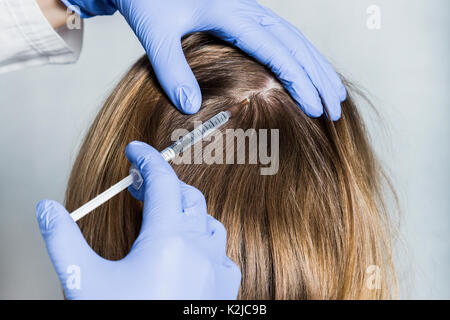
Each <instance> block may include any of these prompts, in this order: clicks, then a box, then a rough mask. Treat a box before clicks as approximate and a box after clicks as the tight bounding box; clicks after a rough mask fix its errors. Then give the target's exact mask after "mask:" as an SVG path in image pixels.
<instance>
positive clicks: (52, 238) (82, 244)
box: [36, 142, 241, 299]
mask: <svg viewBox="0 0 450 320" xmlns="http://www.w3.org/2000/svg"><path fill="white" fill-rule="evenodd" d="M126 156H127V157H128V159H129V160H130V162H131V163H133V164H135V165H136V166H137V167H138V168H139V170H140V172H141V174H142V177H143V178H144V187H143V188H141V189H140V191H138V192H136V191H135V190H134V189H130V191H132V193H133V196H135V197H136V198H137V199H139V200H142V201H144V209H143V221H142V227H141V231H140V234H139V236H138V238H137V239H136V241H135V243H134V244H133V247H132V249H131V251H130V252H129V254H128V255H127V256H126V257H125V258H123V259H122V260H120V261H109V260H106V259H103V258H102V257H100V256H98V255H97V254H96V253H95V252H94V251H93V250H92V249H91V247H90V246H89V245H88V244H87V242H86V240H85V239H84V237H83V235H82V233H81V231H80V229H79V228H78V226H77V224H76V223H75V222H74V221H73V220H72V218H71V217H70V215H69V213H68V212H67V211H66V209H65V208H64V207H63V206H62V205H60V204H58V203H57V202H54V201H50V200H44V201H41V202H39V204H38V205H37V210H36V211H37V219H38V223H39V227H40V230H41V233H42V236H43V238H44V241H45V244H46V246H47V251H48V254H49V256H50V259H51V261H52V263H53V266H54V268H55V270H56V273H57V274H58V277H59V279H60V281H61V284H62V286H63V288H64V293H65V296H66V298H68V299H235V298H236V297H237V294H238V290H239V285H240V279H241V273H240V271H239V268H238V267H237V266H236V265H235V264H234V263H233V262H232V261H231V260H230V259H229V258H228V257H227V256H226V253H225V248H226V231H225V228H224V226H223V225H222V224H221V223H220V222H219V221H217V220H215V219H214V218H212V217H211V216H209V215H208V214H207V209H206V202H205V199H204V197H203V194H202V193H201V192H200V191H199V190H197V189H195V188H194V187H192V186H189V185H187V184H185V183H183V182H181V181H179V180H178V178H177V176H176V174H175V172H174V171H173V169H172V167H171V166H170V165H169V164H168V163H167V162H166V161H164V159H163V158H162V157H161V155H160V154H159V153H158V151H156V150H155V149H153V148H152V147H150V146H148V145H147V144H145V143H142V142H132V143H130V144H129V145H128V146H127V148H126Z"/></svg>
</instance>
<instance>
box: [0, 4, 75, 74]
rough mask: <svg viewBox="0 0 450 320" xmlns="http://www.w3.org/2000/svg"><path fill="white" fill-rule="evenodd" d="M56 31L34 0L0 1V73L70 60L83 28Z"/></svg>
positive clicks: (73, 55)
mask: <svg viewBox="0 0 450 320" xmlns="http://www.w3.org/2000/svg"><path fill="white" fill-rule="evenodd" d="M80 26H81V28H80V29H73V30H69V29H68V28H67V26H66V25H64V26H63V27H61V28H59V29H58V30H57V31H55V30H54V29H53V28H52V26H51V25H50V23H49V22H48V21H47V19H46V18H45V16H44V14H43V13H42V11H41V10H40V8H39V5H38V4H37V2H36V1H35V0H0V73H2V72H9V71H13V70H18V69H21V68H25V67H30V66H38V65H43V64H49V63H51V64H61V63H73V62H75V61H77V60H78V57H79V55H80V51H81V47H82V42H83V27H82V20H81V25H80Z"/></svg>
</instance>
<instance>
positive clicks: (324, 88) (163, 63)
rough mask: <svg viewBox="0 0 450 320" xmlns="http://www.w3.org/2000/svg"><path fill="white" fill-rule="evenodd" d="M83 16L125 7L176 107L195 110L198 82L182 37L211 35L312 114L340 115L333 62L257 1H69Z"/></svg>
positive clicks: (341, 97)
mask: <svg viewBox="0 0 450 320" xmlns="http://www.w3.org/2000/svg"><path fill="white" fill-rule="evenodd" d="M62 1H63V2H64V3H65V4H66V5H70V4H74V5H77V6H79V7H80V9H81V10H80V12H79V13H80V14H81V16H82V17H91V16H94V15H102V14H103V15H105V14H112V13H114V12H115V11H116V9H118V10H119V11H120V13H121V14H122V15H123V16H124V17H125V19H126V20H127V21H128V24H129V25H130V26H131V28H132V29H133V30H134V32H135V34H136V35H137V37H138V38H139V40H140V41H141V43H142V45H143V46H144V48H145V50H146V52H147V55H148V57H149V59H150V62H151V64H152V66H153V69H154V71H155V74H156V76H157V78H158V80H159V82H160V84H161V86H162V87H163V89H164V90H165V92H166V93H167V95H168V96H169V98H170V99H171V101H172V102H173V103H174V104H175V105H176V106H177V108H178V109H179V110H180V111H182V112H185V113H189V114H190V113H195V112H197V111H198V110H199V108H200V106H201V100H202V96H201V92H200V88H199V85H198V83H197V81H196V79H195V77H194V74H193V73H192V71H191V69H190V68H189V65H188V64H187V62H186V58H185V57H184V54H183V50H182V47H181V38H182V37H183V36H184V35H187V34H189V33H192V32H209V33H211V34H213V35H215V36H217V37H219V38H221V39H223V40H225V41H227V42H229V43H231V44H233V45H235V46H237V47H239V48H240V49H241V50H242V51H244V52H246V53H247V54H248V55H250V56H252V57H254V58H255V59H257V60H258V61H259V62H261V63H262V64H264V65H266V66H267V67H269V68H270V69H271V70H272V71H273V73H274V74H275V75H276V76H277V77H278V78H279V80H280V81H281V82H282V83H283V85H284V87H285V88H286V90H288V91H289V93H290V94H291V96H292V98H293V99H294V100H295V101H296V102H297V104H298V105H299V106H300V108H301V109H302V110H303V111H304V112H305V113H306V114H307V115H309V116H311V117H319V116H321V115H322V114H323V112H324V107H323V105H322V101H323V102H324V104H325V106H326V111H327V115H328V116H329V117H330V118H331V119H332V120H338V119H339V118H340V116H341V104H340V103H341V101H344V100H345V99H346V90H345V87H344V85H343V84H342V82H341V79H340V78H339V76H338V75H337V74H336V72H335V71H334V69H333V68H332V67H331V66H330V64H329V63H328V62H327V61H326V59H325V58H324V57H323V56H322V55H321V54H320V53H319V52H318V51H317V50H316V49H315V48H314V47H313V46H312V44H311V43H310V42H309V41H308V40H307V39H306V38H305V37H304V36H303V35H302V33H301V32H300V31H299V30H297V29H296V28H295V27H294V26H293V25H291V24H289V23H288V22H287V21H285V20H283V19H282V18H280V17H279V16H277V15H276V14H275V13H274V12H272V11H271V10H269V9H268V8H265V7H263V6H261V5H259V4H258V3H257V2H256V0H164V1H162V0H96V1H93V0H62Z"/></svg>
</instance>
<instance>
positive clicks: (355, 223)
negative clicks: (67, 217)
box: [66, 34, 395, 299]
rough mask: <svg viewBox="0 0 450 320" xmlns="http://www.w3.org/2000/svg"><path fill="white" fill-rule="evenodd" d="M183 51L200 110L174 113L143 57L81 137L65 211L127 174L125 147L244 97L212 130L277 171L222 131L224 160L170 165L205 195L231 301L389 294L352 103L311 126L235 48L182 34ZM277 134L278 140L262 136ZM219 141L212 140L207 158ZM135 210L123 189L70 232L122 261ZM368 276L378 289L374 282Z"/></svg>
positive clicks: (372, 181) (375, 194) (369, 174)
mask: <svg viewBox="0 0 450 320" xmlns="http://www.w3.org/2000/svg"><path fill="white" fill-rule="evenodd" d="M183 49H184V52H185V54H186V58H187V60H188V62H189V64H190V66H191V68H192V70H193V72H194V74H195V76H196V78H197V80H198V81H199V84H200V87H201V89H202V94H203V104H202V108H201V110H200V111H199V112H198V113H197V114H195V115H183V114H181V113H179V112H178V111H177V110H176V109H175V108H174V107H173V106H172V105H171V104H170V102H169V100H168V99H167V97H166V96H165V95H164V93H163V91H162V90H161V88H160V87H159V85H158V84H157V81H156V79H155V77H154V75H153V72H152V70H151V67H150V65H149V63H148V61H147V59H146V58H145V57H143V58H142V59H140V60H139V61H138V62H137V63H136V64H135V65H134V66H133V67H132V69H131V70H130V71H129V72H128V74H127V75H126V76H125V77H124V78H123V79H122V81H121V82H120V83H119V85H118V86H117V87H116V89H115V90H114V92H113V93H112V94H111V96H110V97H109V98H108V100H107V101H106V103H105V105H104V107H103V108H102V109H101V111H100V113H99V114H98V116H97V118H96V119H95V121H94V123H93V125H92V126H91V128H90V130H89V132H88V134H87V137H86V139H85V141H84V143H83V145H82V147H81V150H80V153H79V155H78V157H77V159H76V162H75V164H74V167H73V170H72V174H71V177H70V181H69V185H68V188H67V193H66V207H67V209H68V210H69V211H72V210H74V209H76V208H77V207H79V206H80V205H82V204H83V203H85V202H86V201H88V200H89V199H91V198H92V197H94V196H95V195H97V194H99V193H100V192H102V191H104V190H105V189H107V188H108V187H109V186H111V185H112V184H114V183H115V182H117V181H119V180H120V179H122V178H123V177H124V176H125V175H126V174H127V172H128V168H129V163H128V162H127V160H126V159H125V157H124V149H125V146H126V145H127V144H128V143H129V142H130V141H133V140H141V141H145V142H147V143H148V144H150V145H152V146H154V147H155V148H156V149H158V150H162V149H164V148H165V147H167V146H169V145H170V144H171V143H172V142H173V141H172V140H173V139H172V136H173V133H174V131H176V130H177V129H181V128H184V129H188V130H191V129H192V128H193V126H194V123H195V121H206V120H207V119H209V118H210V117H212V116H214V115H215V114H217V113H218V112H220V111H224V110H226V109H228V108H229V107H230V106H231V105H234V104H237V103H239V102H240V101H242V100H243V99H245V98H249V99H250V103H249V104H248V105H246V106H242V107H241V109H240V112H239V113H238V114H237V116H235V117H233V118H231V119H230V121H229V122H228V123H227V124H226V125H225V126H224V127H222V128H221V129H220V130H221V132H223V133H225V132H227V130H231V129H242V131H243V132H250V131H248V130H252V129H256V131H253V132H256V133H260V132H266V133H267V135H268V138H267V142H268V148H269V150H268V154H269V155H270V157H271V159H272V160H274V159H276V161H278V162H277V167H276V169H277V170H276V171H274V172H273V173H274V174H269V175H263V174H261V172H262V171H261V169H262V168H265V167H267V163H265V164H262V163H261V162H259V161H257V162H256V163H254V162H252V161H249V157H250V156H249V152H250V151H249V149H251V146H250V144H251V143H250V140H251V139H250V138H248V139H247V140H239V139H225V135H224V138H223V140H222V141H220V143H223V145H222V144H220V146H221V148H222V149H223V162H224V163H220V162H219V163H213V164H209V163H210V162H208V163H206V162H205V161H198V159H199V158H198V157H199V155H198V154H196V155H195V152H194V155H193V157H197V158H196V159H197V161H194V162H193V163H181V164H174V165H173V167H174V169H175V171H176V172H177V174H178V176H179V178H180V180H183V181H185V182H186V183H188V184H191V185H193V186H195V187H197V188H198V189H199V190H201V191H202V192H203V193H204V195H205V198H206V201H207V205H208V212H209V214H211V215H213V216H214V217H215V218H217V219H218V220H220V221H221V222H222V223H223V224H224V225H225V227H226V229H227V231H228V247H227V253H228V256H229V257H231V259H232V260H233V261H235V262H236V263H237V264H238V265H239V266H240V268H241V272H242V276H243V278H242V284H241V289H240V295H239V296H240V298H243V299H272V298H276V299H308V298H311V299H345V298H350V299H351V298H356V299H357V298H369V299H370V298H389V297H391V294H392V288H393V282H394V281H395V277H394V273H393V268H392V263H391V249H390V240H389V239H390V236H389V221H388V216H387V214H386V212H385V208H384V204H383V199H382V185H383V176H382V173H381V170H380V168H379V167H378V164H377V162H376V160H375V158H374V155H373V152H372V150H371V148H370V146H369V144H368V142H367V137H366V133H365V131H364V126H363V123H362V121H361V119H360V117H359V114H358V111H357V109H356V107H355V105H354V104H353V102H352V100H351V99H350V98H349V99H347V101H345V102H344V103H343V104H342V118H341V120H339V121H338V122H336V123H333V122H331V121H329V120H328V119H327V117H326V116H323V117H321V118H319V119H312V118H309V117H307V116H306V115H305V114H304V113H303V112H302V111H301V110H300V109H299V108H298V107H297V106H296V105H295V103H294V101H293V100H292V99H291V98H290V96H289V94H288V93H287V92H286V91H285V90H284V89H283V86H282V85H281V84H280V83H279V82H278V80H277V79H276V77H275V76H274V75H272V74H271V73H270V71H268V70H267V69H266V68H265V67H263V66H262V65H260V64H259V63H257V62H255V61H254V60H252V59H251V58H249V57H247V56H246V55H244V54H243V53H241V52H240V51H238V50H237V49H235V48H232V47H230V46H228V45H226V44H224V43H223V42H221V41H219V40H216V39H215V38H213V37H210V36H206V35H201V34H194V35H190V36H188V37H186V38H185V39H184V40H183ZM265 129H267V131H264V130H265ZM275 133H277V135H278V136H277V139H276V140H271V137H272V136H271V135H272V134H275ZM258 137H260V135H259V136H258ZM219 140H220V139H214V141H213V142H212V144H215V146H216V148H215V151H214V152H215V154H214V157H215V159H217V158H218V157H220V155H218V154H217V152H218V150H219V149H220V148H217V145H218V143H219ZM274 143H277V144H278V145H277V148H275V147H274ZM207 145H208V141H205V142H203V146H204V147H205V149H208V148H207ZM259 146H260V145H258V147H259ZM230 150H232V151H230ZM242 150H246V151H245V153H246V157H245V158H246V161H245V164H236V162H237V161H234V164H230V163H229V162H230V161H229V160H230V158H229V157H230V152H231V157H232V158H233V159H234V160H236V159H235V158H236V157H237V155H236V154H238V153H239V152H242ZM258 151H261V150H258ZM263 151H264V152H267V150H263ZM274 152H277V157H274V155H273V154H271V153H274ZM256 154H259V153H256ZM200 157H201V155H200ZM227 157H228V158H227ZM227 159H228V161H227ZM227 162H228V163H227ZM141 212H142V204H141V203H139V202H138V201H137V200H135V199H133V198H132V196H131V195H130V194H129V193H127V192H123V193H121V194H120V195H118V196H117V197H116V198H113V199H112V200H110V201H109V202H108V203H107V204H105V205H103V206H102V207H100V208H98V209H97V210H95V211H94V212H93V213H92V214H90V215H89V216H86V217H85V218H83V219H82V220H81V221H80V222H79V225H80V227H81V230H82V231H83V234H84V235H85V237H86V239H87V241H88V242H89V244H90V245H91V246H92V247H93V249H94V250H95V251H96V252H98V253H99V254H100V255H102V256H103V257H105V258H107V259H120V258H122V257H124V256H125V255H126V254H127V253H128V251H129V250H130V248H131V246H132V244H133V242H134V240H135V239H136V237H137V235H138V233H139V228H140V221H141ZM373 266H375V267H373ZM371 277H372V278H371ZM373 277H375V278H373ZM374 279H375V280H377V281H379V282H377V281H375V284H378V283H379V284H380V285H381V287H380V288H374V287H373V284H374V283H373V280H374Z"/></svg>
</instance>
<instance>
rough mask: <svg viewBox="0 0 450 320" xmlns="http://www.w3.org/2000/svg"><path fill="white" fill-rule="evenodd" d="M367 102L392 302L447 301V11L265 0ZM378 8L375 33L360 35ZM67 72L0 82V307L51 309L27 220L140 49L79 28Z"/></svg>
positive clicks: (35, 72)
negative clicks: (387, 201) (28, 302)
mask: <svg viewBox="0 0 450 320" xmlns="http://www.w3.org/2000/svg"><path fill="white" fill-rule="evenodd" d="M261 3H263V4H265V5H267V6H269V7H271V8H273V9H274V10H275V11H276V12H277V13H278V14H280V15H281V16H283V17H284V18H286V19H288V20H289V21H291V22H293V23H294V24H295V25H296V26H298V27H299V28H300V29H301V30H302V31H303V32H304V34H305V35H306V36H307V37H308V38H309V39H310V40H311V41H312V42H313V43H314V44H315V45H316V46H317V47H318V48H319V50H320V51H321V52H322V53H323V54H324V55H325V56H326V57H328V58H329V59H330V60H331V62H332V63H333V64H334V65H335V66H336V68H337V69H338V70H339V71H340V72H341V73H343V74H344V75H345V76H347V77H348V78H349V79H350V80H352V81H353V82H355V83H357V84H359V85H361V86H363V87H364V88H366V89H367V90H368V92H369V93H370V97H371V98H372V100H373V102H374V104H375V106H376V108H377V110H378V111H379V112H380V114H381V117H382V119H381V120H380V119H379V118H376V117H374V116H371V115H370V114H366V115H365V116H366V119H367V122H368V127H369V129H370V132H371V136H372V139H373V145H374V147H375V149H376V151H377V153H378V154H379V156H380V158H381V159H382V161H383V163H384V165H385V166H386V167H387V169H388V170H389V172H390V175H391V177H392V179H393V181H394V184H395V187H396V190H397V192H398V194H399V196H400V204H401V209H402V216H401V220H400V225H401V237H400V241H399V244H398V248H399V249H398V253H399V254H398V258H397V263H398V265H399V271H400V272H399V278H400V282H401V285H402V295H401V297H402V298H405V299H408V298H425V299H428V298H439V299H442V298H446V299H448V298H450V280H449V275H448V273H449V270H450V268H449V267H450V265H449V264H450V257H449V253H450V250H449V249H450V248H449V213H450V203H449V197H448V196H449V182H450V179H449V172H450V171H449V164H450V161H449V130H450V126H449V120H450V114H449V93H448V92H449V88H450V86H449V64H448V59H449V39H450V37H449V17H448V15H449V12H450V8H449V7H450V1H448V0H369V1H368V0H339V1H335V0H314V1H307V0H265V1H261ZM372 4H376V5H379V6H380V8H381V13H382V16H381V18H382V28H381V30H368V28H367V26H366V20H367V18H368V15H367V13H366V10H367V8H368V7H369V6H370V5H372ZM84 40H85V42H84V48H83V52H82V54H81V58H80V60H79V61H78V63H77V64H75V65H68V66H48V67H40V68H33V69H28V70H22V71H18V72H14V73H10V74H5V75H0V108H1V109H0V110H1V111H0V150H1V154H2V156H1V157H0V168H1V169H0V176H1V180H0V214H1V222H0V298H3V299H5V298H6V299H15V298H23V299H31V298H43V299H52V298H61V297H62V295H61V291H60V287H59V284H58V280H57V277H56V275H55V273H54V271H53V269H52V266H51V263H50V260H49V259H48V257H47V254H46V251H45V247H44V244H43V241H42V239H41V236H40V234H39V231H38V227H37V224H36V221H35V213H34V207H35V205H36V203H37V201H38V200H39V199H42V198H53V199H56V200H59V201H62V200H63V194H64V189H65V185H66V182H67V178H68V175H69V171H70V168H71V164H72V162H73V160H74V157H75V155H76V152H77V148H78V146H79V143H80V140H81V139H82V137H83V135H84V133H85V131H86V129H87V126H88V125H89V123H90V121H92V119H93V117H94V116H95V115H96V113H97V111H98V109H99V107H100V106H101V104H102V101H104V99H105V98H106V97H107V95H108V93H109V92H110V91H111V89H112V88H113V87H114V85H115V84H116V83H117V81H118V80H119V79H120V78H121V76H122V75H123V73H124V72H125V71H126V69H127V68H128V67H129V66H130V65H131V64H132V63H133V62H134V61H135V60H136V59H137V58H138V57H139V56H140V55H141V54H143V50H142V48H141V47H140V45H139V43H138V42H137V40H136V39H135V37H134V35H133V34H132V32H131V31H130V30H129V29H128V27H127V25H126V24H125V22H124V21H123V19H122V18H121V17H120V16H119V15H115V16H113V17H99V18H95V19H90V20H88V21H86V22H85V38H84Z"/></svg>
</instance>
